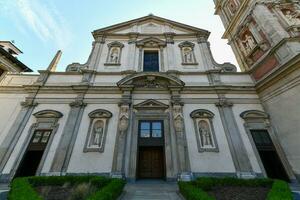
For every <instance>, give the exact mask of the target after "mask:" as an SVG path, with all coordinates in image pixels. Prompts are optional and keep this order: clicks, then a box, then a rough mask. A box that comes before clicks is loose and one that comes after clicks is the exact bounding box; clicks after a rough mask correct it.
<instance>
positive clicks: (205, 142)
mask: <svg viewBox="0 0 300 200" xmlns="http://www.w3.org/2000/svg"><path fill="white" fill-rule="evenodd" d="M198 126H199V134H200V138H201V145H202V147H205V146H211V147H213V142H212V136H211V132H210V129H209V124H208V123H207V122H206V121H204V120H201V121H199V123H198Z"/></svg>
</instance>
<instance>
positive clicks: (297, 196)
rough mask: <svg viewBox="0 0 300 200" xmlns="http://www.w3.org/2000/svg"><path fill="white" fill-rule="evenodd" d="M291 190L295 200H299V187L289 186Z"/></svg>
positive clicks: (296, 185)
mask: <svg viewBox="0 0 300 200" xmlns="http://www.w3.org/2000/svg"><path fill="white" fill-rule="evenodd" d="M290 187H291V190H292V191H293V194H294V199H295V200H300V185H299V184H290Z"/></svg>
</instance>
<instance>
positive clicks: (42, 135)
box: [31, 130, 51, 144]
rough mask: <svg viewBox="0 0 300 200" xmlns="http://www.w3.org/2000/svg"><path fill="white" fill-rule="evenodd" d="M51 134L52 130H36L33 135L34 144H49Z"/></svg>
mask: <svg viewBox="0 0 300 200" xmlns="http://www.w3.org/2000/svg"><path fill="white" fill-rule="evenodd" d="M50 135H51V131H50V130H36V131H35V132H34V135H33V137H32V140H31V143H32V144H47V142H48V140H49V137H50Z"/></svg>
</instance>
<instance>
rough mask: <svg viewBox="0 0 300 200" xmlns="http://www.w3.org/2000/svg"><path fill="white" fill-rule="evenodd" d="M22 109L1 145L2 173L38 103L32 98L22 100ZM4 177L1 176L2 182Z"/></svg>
mask: <svg viewBox="0 0 300 200" xmlns="http://www.w3.org/2000/svg"><path fill="white" fill-rule="evenodd" d="M21 106H22V108H21V111H20V112H19V114H18V116H17V118H16V120H15V121H14V123H13V125H12V126H11V128H10V130H9V132H8V134H7V135H6V137H5V138H4V140H3V142H2V144H1V146H0V174H2V171H3V169H4V167H5V165H6V163H7V161H8V160H9V158H10V156H11V154H12V152H13V150H14V148H15V146H16V144H17V142H18V141H19V138H20V136H21V135H22V132H23V130H24V128H25V126H26V124H27V122H28V120H29V118H30V116H31V114H32V112H33V110H34V108H35V107H36V106H37V103H35V102H34V101H31V100H26V101H24V102H21ZM1 179H2V177H0V182H1V181H2V180H1Z"/></svg>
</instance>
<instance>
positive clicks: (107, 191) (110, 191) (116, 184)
mask: <svg viewBox="0 0 300 200" xmlns="http://www.w3.org/2000/svg"><path fill="white" fill-rule="evenodd" d="M124 186H125V181H123V180H120V179H112V181H111V182H110V183H109V184H107V185H106V186H105V187H103V188H102V189H101V190H100V191H98V192H96V193H94V194H93V195H92V196H91V197H89V198H88V200H115V199H117V198H118V197H119V196H120V195H121V193H122V191H123V188H124Z"/></svg>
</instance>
